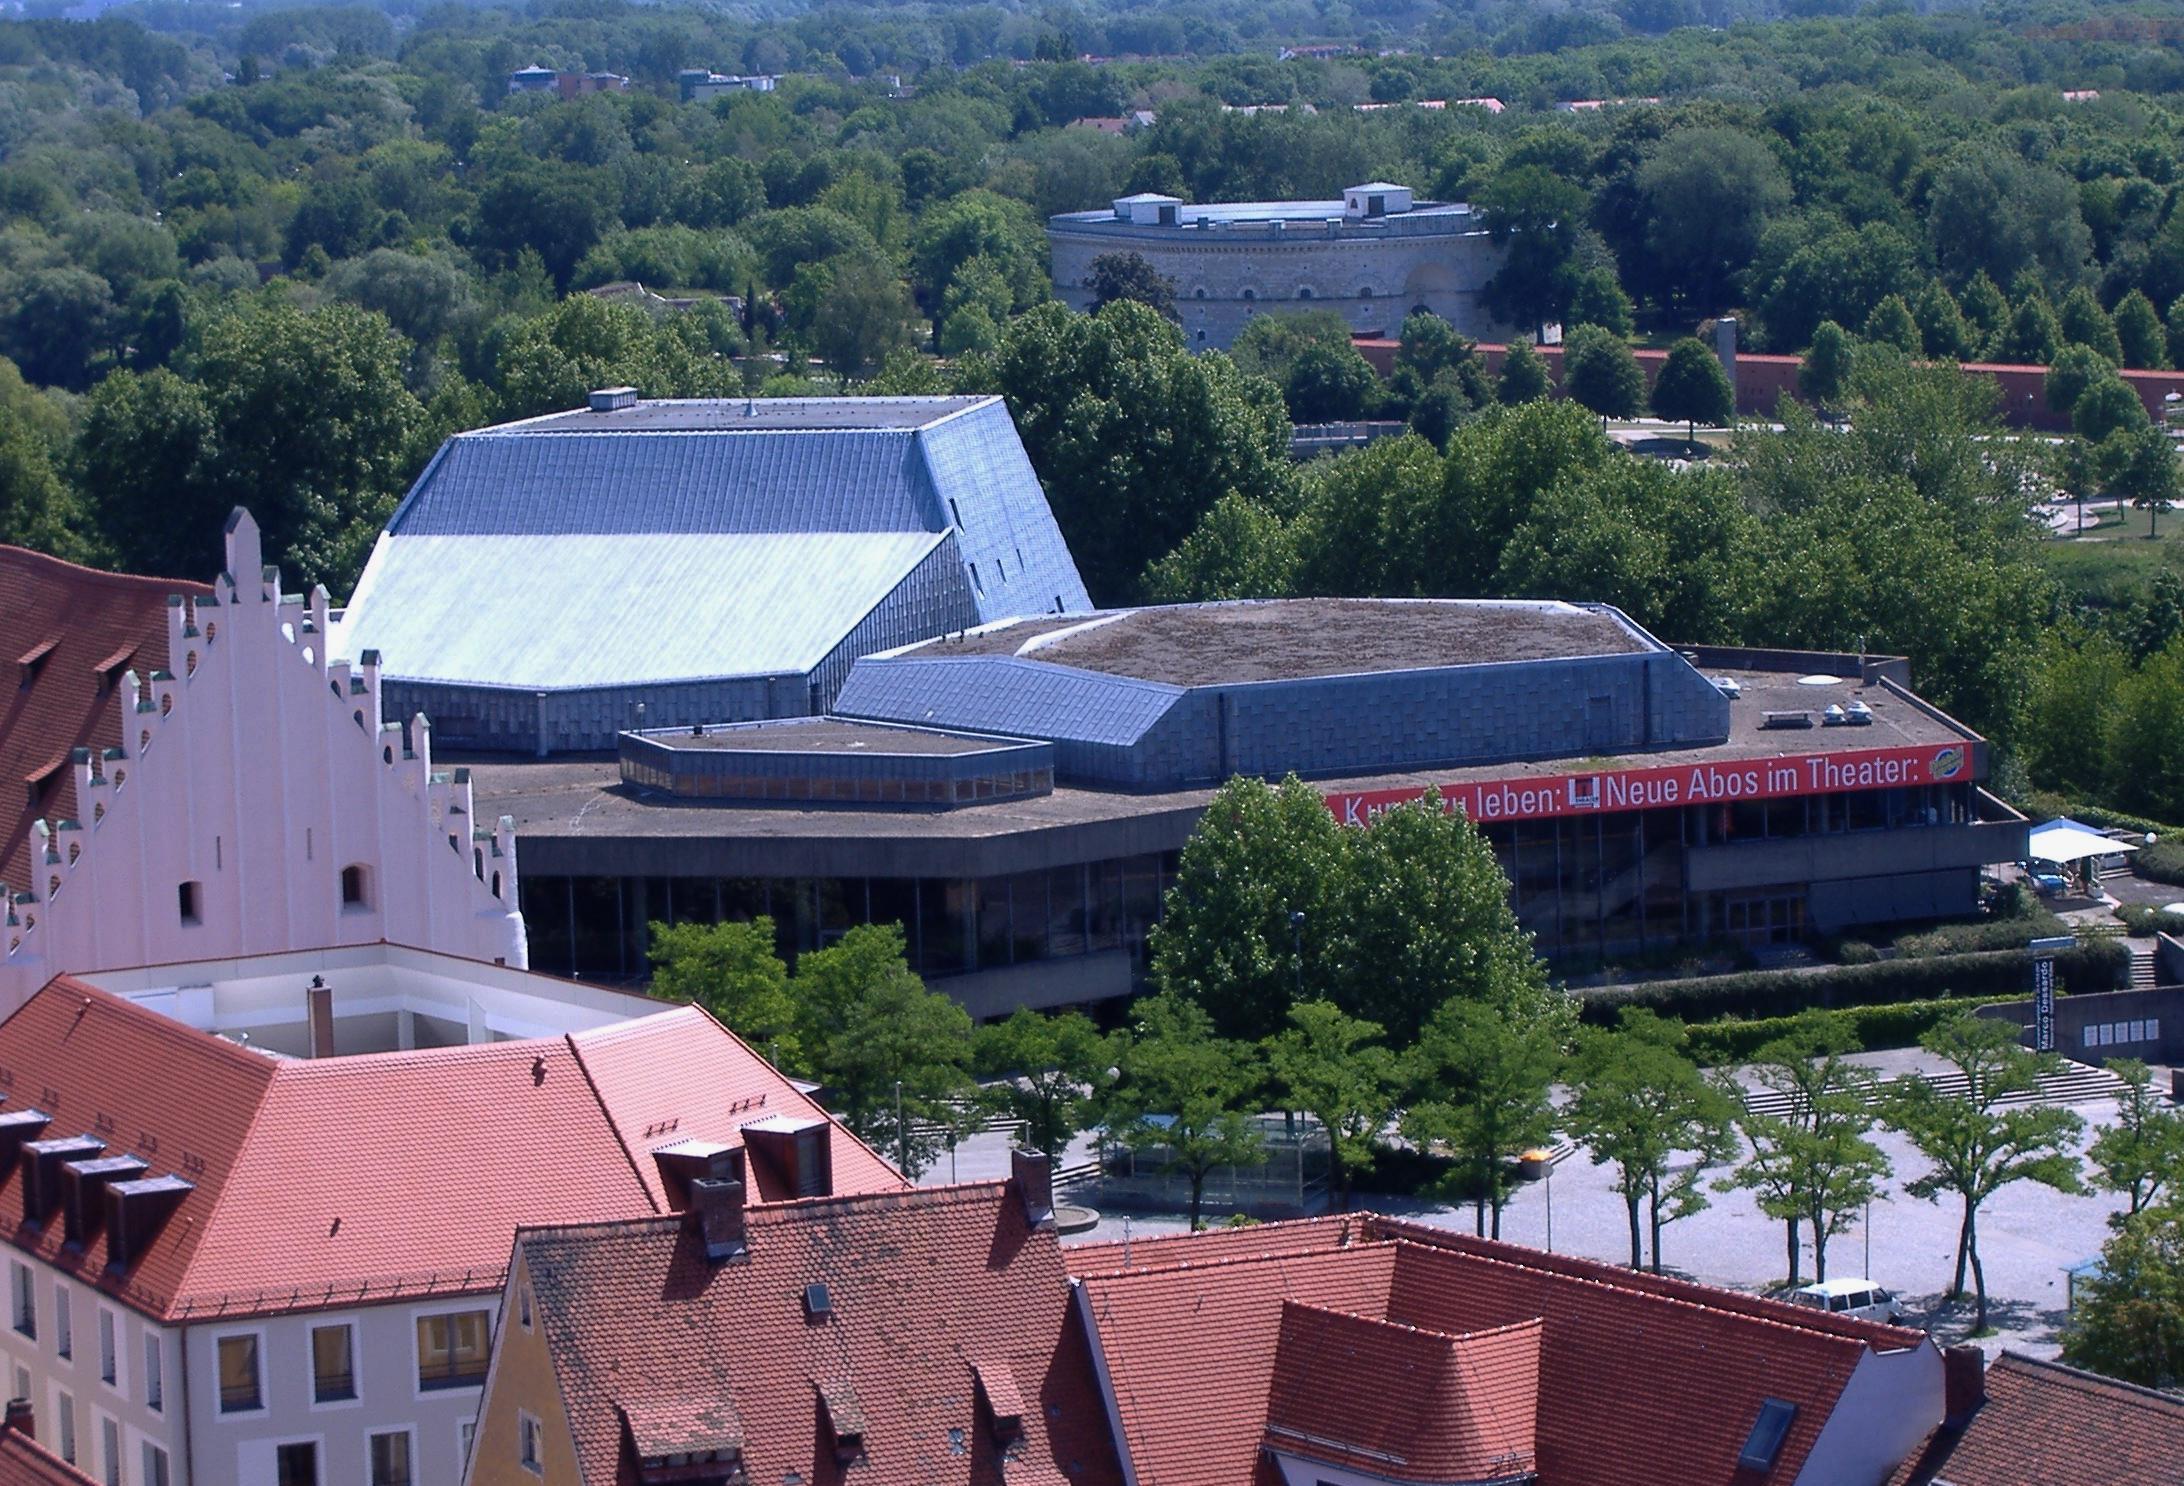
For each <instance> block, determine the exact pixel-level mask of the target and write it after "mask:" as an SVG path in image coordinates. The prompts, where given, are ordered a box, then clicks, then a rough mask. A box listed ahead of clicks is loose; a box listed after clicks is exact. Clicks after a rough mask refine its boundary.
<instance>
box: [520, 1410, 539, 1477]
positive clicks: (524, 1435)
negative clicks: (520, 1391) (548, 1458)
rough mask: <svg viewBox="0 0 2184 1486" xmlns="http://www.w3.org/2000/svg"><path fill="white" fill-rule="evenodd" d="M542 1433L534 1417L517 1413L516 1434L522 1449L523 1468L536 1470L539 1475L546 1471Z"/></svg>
mask: <svg viewBox="0 0 2184 1486" xmlns="http://www.w3.org/2000/svg"><path fill="white" fill-rule="evenodd" d="M543 1433H544V1431H542V1430H541V1429H540V1428H539V1425H538V1420H537V1419H536V1418H534V1417H533V1416H531V1415H529V1414H526V1413H522V1412H520V1411H519V1412H518V1413H517V1415H516V1435H517V1440H518V1443H519V1444H520V1445H521V1447H522V1451H523V1454H522V1460H523V1468H524V1469H525V1470H527V1471H536V1472H538V1473H539V1474H540V1475H544V1474H545V1473H546V1465H545V1448H544V1444H543V1441H542V1435H543Z"/></svg>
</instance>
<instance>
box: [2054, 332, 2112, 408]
mask: <svg viewBox="0 0 2184 1486" xmlns="http://www.w3.org/2000/svg"><path fill="white" fill-rule="evenodd" d="M2115 370H2116V363H2114V362H2113V361H2110V360H2109V359H2108V358H2107V357H2106V356H2103V355H2102V354H2101V353H2100V352H2098V351H2096V350H2094V349H2093V348H2092V347H2091V346H2065V347H2063V348H2062V350H2060V351H2058V352H2057V353H2056V355H2055V360H2054V361H2052V362H2051V363H2049V365H2048V369H2047V379H2046V381H2045V383H2044V384H2043V390H2044V391H2045V393H2046V394H2047V405H2048V407H2049V408H2050V409H2051V410H2053V411H2054V412H2057V413H2060V414H2062V415H2063V416H2064V417H2066V418H2067V417H2069V416H2070V410H2071V409H2072V408H2075V407H2076V406H2077V405H2078V399H2079V398H2081V397H2083V396H2084V395H2085V390H2086V388H2088V387H2090V386H2092V385H2093V384H2094V383H2095V382H2100V381H2105V380H2107V379H2108V378H2110V377H2112V376H2113V375H2114V374H2115Z"/></svg>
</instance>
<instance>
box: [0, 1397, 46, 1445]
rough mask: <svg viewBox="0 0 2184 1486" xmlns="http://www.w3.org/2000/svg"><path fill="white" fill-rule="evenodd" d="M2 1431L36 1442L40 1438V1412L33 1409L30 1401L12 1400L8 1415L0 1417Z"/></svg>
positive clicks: (23, 1399)
mask: <svg viewBox="0 0 2184 1486" xmlns="http://www.w3.org/2000/svg"><path fill="white" fill-rule="evenodd" d="M0 1431H5V1432H6V1433H8V1434H19V1435H21V1436H22V1437H23V1438H24V1439H26V1440H34V1439H36V1438H37V1437H38V1411H37V1410H36V1409H34V1408H32V1407H31V1405H30V1400H29V1399H27V1398H11V1399H9V1400H8V1411H7V1414H6V1415H5V1416H4V1417H0Z"/></svg>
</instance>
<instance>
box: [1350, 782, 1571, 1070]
mask: <svg viewBox="0 0 2184 1486" xmlns="http://www.w3.org/2000/svg"><path fill="white" fill-rule="evenodd" d="M1308 792H1309V791H1308ZM1325 808H1326V807H1325V806H1324V805H1322V806H1321V809H1322V812H1323V813H1324V812H1325ZM1351 839H1352V852H1351V856H1352V865H1351V870H1350V874H1349V877H1348V880H1347V881H1341V880H1339V879H1338V882H1339V885H1341V886H1342V887H1345V888H1347V889H1348V891H1349V894H1350V896H1349V897H1348V898H1347V900H1346V901H1344V900H1338V902H1337V904H1336V905H1334V906H1335V907H1336V909H1337V911H1338V912H1339V913H1340V915H1341V922H1340V925H1339V926H1338V927H1335V928H1334V929H1333V930H1332V932H1333V933H1335V934H1338V935H1343V936H1346V937H1347V939H1348V943H1347V944H1346V945H1344V946H1343V947H1342V950H1341V953H1342V963H1341V965H1340V967H1339V969H1338V970H1337V972H1336V973H1335V975H1334V976H1333V977H1332V987H1333V994H1334V999H1335V1000H1337V1001H1338V1002H1340V1003H1342V1005H1343V1009H1344V1010H1346V1011H1348V1012H1350V1013H1351V1014H1352V1015H1354V1016H1361V1017H1365V1018H1368V1019H1370V1020H1372V1021H1375V1022H1378V1023H1379V1024H1380V1025H1381V1026H1383V1027H1385V1028H1387V1029H1388V1036H1389V1038H1390V1039H1391V1040H1393V1041H1394V1043H1395V1044H1396V1045H1397V1046H1399V1047H1402V1046H1408V1045H1409V1044H1410V1043H1412V1042H1414V1041H1416V1040H1417V1037H1418V1033H1419V1030H1420V1029H1421V1028H1422V1027H1424V1026H1425V1024H1426V1022H1427V1021H1428V1020H1429V1019H1430V1018H1431V1017H1432V1016H1433V1014H1434V1013H1435V1012H1437V1011H1439V1010H1440V1009H1441V1007H1443V1006H1444V1005H1446V1004H1447V1003H1449V1002H1450V1001H1475V1002H1478V1003H1480V1004H1482V1005H1488V1006H1495V1007H1500V1008H1502V1009H1503V1010H1504V1011H1506V1012H1507V1013H1508V1014H1510V1015H1512V1016H1527V1017H1530V1016H1538V1015H1541V1014H1543V1009H1544V1008H1547V1007H1549V1006H1551V1005H1553V1004H1554V1003H1553V1001H1552V998H1551V993H1550V992H1549V990H1548V987H1547V975H1546V971H1545V969H1544V968H1543V967H1542V966H1541V964H1540V962H1539V957H1538V956H1537V955H1535V954H1534V953H1533V951H1532V936H1531V935H1530V934H1528V933H1526V932H1525V931H1524V930H1523V929H1522V928H1520V927H1518V924H1517V917H1516V914H1515V912H1514V911H1513V910H1512V909H1511V908H1510V906H1509V879H1508V877H1507V876H1505V875H1504V874H1503V872H1502V869H1501V863H1500V862H1499V861H1498V860H1497V859H1496V858H1495V856H1494V848H1493V847H1492V846H1491V845H1490V844H1489V843H1488V842H1487V839H1486V837H1485V835H1484V834H1483V833H1482V832H1481V831H1480V830H1479V828H1478V827H1477V826H1475V825H1473V824H1472V823H1471V822H1470V821H1468V820H1466V819H1465V818H1464V817H1463V815H1462V814H1461V813H1460V812H1457V811H1453V810H1448V809H1445V808H1443V805H1442V801H1441V797H1440V795H1439V793H1438V792H1437V791H1433V790H1428V791H1427V792H1426V794H1425V796H1424V797H1423V798H1422V799H1419V800H1415V801H1411V802H1409V803H1407V804H1402V805H1397V806H1395V807H1394V808H1393V809H1390V810H1385V811H1382V812H1381V813H1380V814H1379V815H1378V816H1376V817H1374V819H1373V820H1372V822H1371V824H1370V825H1368V826H1367V827H1366V829H1365V830H1364V831H1363V833H1362V834H1359V835H1356V836H1355V837H1353V838H1351Z"/></svg>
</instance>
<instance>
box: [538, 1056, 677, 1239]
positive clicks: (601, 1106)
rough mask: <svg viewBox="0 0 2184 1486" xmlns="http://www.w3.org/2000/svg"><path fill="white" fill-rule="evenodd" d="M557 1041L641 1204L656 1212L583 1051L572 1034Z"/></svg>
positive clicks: (626, 1139)
mask: <svg viewBox="0 0 2184 1486" xmlns="http://www.w3.org/2000/svg"><path fill="white" fill-rule="evenodd" d="M630 1020H631V1021H642V1020H644V1018H642V1017H631V1018H630ZM610 1025H612V1024H610ZM561 1041H562V1042H563V1043H564V1044H566V1045H567V1047H568V1049H569V1056H570V1057H571V1058H572V1059H574V1060H575V1062H576V1071H577V1072H578V1073H580V1074H582V1075H583V1078H584V1087H585V1089H586V1090H587V1091H588V1092H589V1093H590V1094H591V1097H592V1107H593V1108H595V1109H597V1110H598V1111H599V1121H600V1123H601V1124H603V1125H605V1126H606V1127H607V1133H608V1134H609V1135H612V1136H613V1137H614V1145H615V1149H616V1150H619V1151H620V1152H621V1153H622V1159H623V1160H624V1161H627V1162H628V1163H629V1174H630V1179H631V1180H632V1181H634V1182H636V1183H637V1195H638V1196H640V1197H642V1198H644V1200H645V1206H647V1207H649V1208H651V1209H652V1210H653V1211H654V1212H655V1213H657V1212H658V1211H659V1210H660V1204H659V1203H658V1201H656V1200H655V1199H654V1198H653V1195H652V1188H651V1186H650V1185H649V1184H648V1183H647V1182H646V1181H645V1173H644V1168H643V1167H641V1166H639V1165H638V1164H637V1153H636V1152H635V1151H633V1150H631V1149H630V1144H629V1137H628V1136H626V1135H624V1134H623V1133H622V1126H621V1123H620V1121H618V1120H616V1119H615V1118H614V1111H613V1109H611V1108H610V1107H609V1106H608V1104H607V1098H606V1095H604V1094H602V1093H600V1092H599V1080H597V1079H596V1078H593V1077H592V1071H591V1065H590V1064H589V1063H587V1062H585V1061H584V1050H583V1049H582V1048H581V1047H579V1046H578V1045H577V1041H576V1034H575V1033H574V1032H564V1033H563V1034H562V1035H561Z"/></svg>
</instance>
